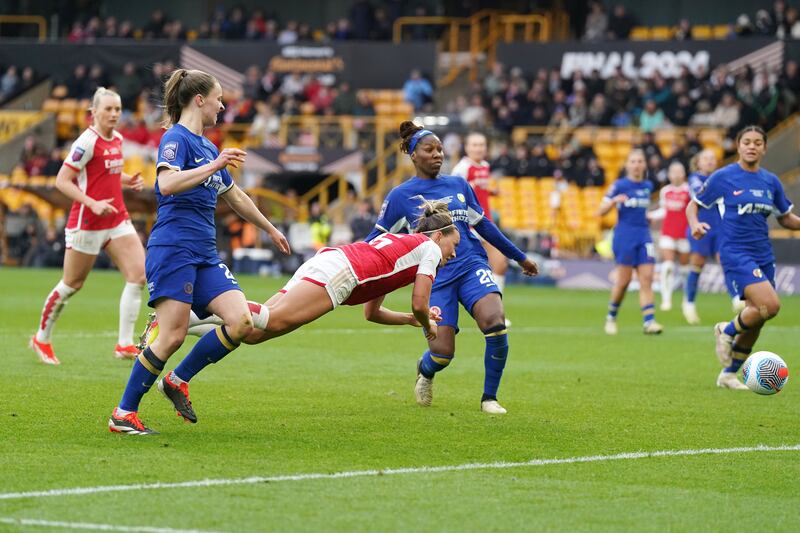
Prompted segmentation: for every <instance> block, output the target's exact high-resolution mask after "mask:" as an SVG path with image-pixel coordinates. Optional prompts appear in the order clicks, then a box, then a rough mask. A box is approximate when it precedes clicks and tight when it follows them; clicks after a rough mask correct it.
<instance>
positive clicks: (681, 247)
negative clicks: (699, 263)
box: [673, 239, 690, 302]
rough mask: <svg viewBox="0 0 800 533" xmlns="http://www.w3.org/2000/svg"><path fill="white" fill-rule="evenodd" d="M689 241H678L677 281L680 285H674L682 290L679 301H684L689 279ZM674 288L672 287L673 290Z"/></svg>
mask: <svg viewBox="0 0 800 533" xmlns="http://www.w3.org/2000/svg"><path fill="white" fill-rule="evenodd" d="M689 252H690V250H689V241H687V240H686V239H678V277H677V280H680V283H676V285H675V286H677V285H680V287H681V289H682V290H683V298H681V301H682V302H683V301H685V300H686V282H687V280H688V279H689V268H690V267H689ZM674 288H675V287H673V289H674Z"/></svg>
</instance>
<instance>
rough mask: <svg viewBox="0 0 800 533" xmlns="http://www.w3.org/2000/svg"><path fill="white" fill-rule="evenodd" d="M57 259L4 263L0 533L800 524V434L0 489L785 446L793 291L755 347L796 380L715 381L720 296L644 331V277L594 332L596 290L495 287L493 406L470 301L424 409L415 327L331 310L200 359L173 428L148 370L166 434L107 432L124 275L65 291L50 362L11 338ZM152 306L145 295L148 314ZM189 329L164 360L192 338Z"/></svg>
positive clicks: (18, 335) (257, 286) (253, 286)
mask: <svg viewBox="0 0 800 533" xmlns="http://www.w3.org/2000/svg"><path fill="white" fill-rule="evenodd" d="M59 276H60V272H58V271H55V270H15V269H2V270H0V288H1V289H2V290H1V291H0V316H2V322H0V342H1V344H0V346H2V360H0V365H1V366H0V531H38V530H44V529H47V527H49V526H47V524H48V523H50V525H51V526H52V523H55V522H61V523H66V524H72V525H73V526H74V527H77V528H78V529H80V527H81V526H75V524H76V523H83V524H104V525H109V526H114V527H117V528H120V527H121V526H125V527H130V528H133V529H129V531H137V530H140V531H157V530H159V529H158V528H163V529H161V530H163V531H171V530H178V529H180V530H186V529H197V530H203V531H212V530H213V531H295V530H303V531H320V530H337V531H338V530H341V531H397V530H401V531H403V530H431V531H513V530H536V531H538V530H554V531H588V530H598V529H602V530H636V531H664V530H687V531H688V530H691V531H704V530H728V531H754V530H764V529H768V530H774V531H779V530H783V531H790V530H794V531H796V530H797V529H798V527H800V526H799V524H800V481H798V480H800V451H798V450H785V451H760V452H748V453H745V452H735V453H725V454H701V455H693V456H667V457H645V458H637V459H628V460H613V461H594V462H585V463H570V462H567V463H557V464H545V465H538V466H518V467H511V468H502V469H500V468H477V469H468V470H456V471H441V472H420V471H414V472H409V473H403V474H396V475H373V476H366V475H365V476H358V477H341V478H330V477H321V478H318V479H297V478H295V479H287V480H284V481H280V480H274V479H273V480H271V481H263V482H259V483H249V484H237V485H224V486H210V487H182V488H180V487H178V488H174V487H173V488H160V489H158V488H149V489H143V490H131V491H125V492H90V493H86V494H65V495H53V496H37V497H13V498H11V497H8V494H11V493H19V492H27V491H43V490H49V489H68V488H76V487H99V486H108V485H129V484H152V483H157V482H162V483H174V482H182V481H196V480H202V479H241V478H247V477H250V476H265V477H270V476H280V475H289V476H291V475H297V474H307V473H309V474H310V473H318V474H330V473H335V472H354V471H363V470H370V469H375V470H383V469H393V468H415V467H424V466H429V467H435V466H448V465H464V464H469V463H495V462H525V461H530V460H532V459H559V458H575V457H584V456H595V455H613V454H619V453H624V452H640V451H645V452H650V451H656V450H696V449H704V448H714V449H724V448H736V447H753V446H757V445H766V446H782V445H783V446H796V445H798V444H800V421H799V420H800V383H798V382H797V381H798V376H800V353H798V352H799V350H800V342H798V341H800V298H797V297H795V298H784V300H783V309H782V311H781V315H780V316H779V317H778V318H776V319H775V320H773V321H772V322H771V323H770V324H769V325H768V326H767V327H766V329H765V331H764V333H763V334H762V336H761V340H760V342H759V345H758V348H760V349H768V350H771V351H774V352H777V353H779V354H781V355H782V356H783V357H784V359H785V360H786V362H787V363H788V365H789V368H790V381H789V383H788V385H787V386H786V389H785V390H784V391H783V392H781V393H780V394H778V395H777V396H772V397H760V396H758V395H756V394H752V393H750V392H733V391H728V390H720V389H717V388H716V387H715V386H714V379H715V377H716V374H717V372H718V371H719V365H718V363H717V361H716V358H715V356H714V352H713V335H712V333H711V325H712V324H713V323H714V322H716V321H718V320H723V319H729V318H730V315H731V312H730V305H729V302H728V300H727V298H725V297H723V296H721V295H719V296H716V295H715V296H709V295H700V298H699V302H698V307H699V311H700V314H701V317H702V318H703V319H704V325H703V326H699V327H689V326H686V325H685V323H684V322H683V320H682V317H681V316H680V310H679V309H678V310H675V311H672V312H670V313H659V314H658V315H657V316H658V319H659V320H660V321H661V322H662V323H663V324H664V325H665V326H666V332H665V333H664V334H663V335H662V336H660V337H652V338H651V337H645V336H644V335H642V333H641V330H640V318H639V312H638V304H637V301H636V295H629V299H628V300H627V301H626V302H625V303H624V304H623V306H622V310H621V313H620V335H618V336H617V337H616V338H609V337H606V336H605V335H604V334H603V331H602V326H603V316H604V312H605V306H606V301H607V297H608V295H607V294H606V293H599V292H577V291H560V290H554V289H543V288H534V287H519V286H512V287H509V290H508V293H507V296H506V305H507V307H506V309H507V313H508V316H509V318H510V319H511V320H512V321H513V326H512V328H511V330H510V345H511V352H510V355H509V361H508V366H507V368H506V373H505V377H504V379H503V383H502V386H501V389H500V399H501V401H502V403H503V405H505V406H506V407H507V408H508V410H509V414H508V415H506V416H503V417H492V416H487V415H484V414H482V413H481V412H480V411H479V405H478V403H479V399H480V394H481V390H482V384H483V340H482V337H481V336H480V334H479V333H478V332H477V331H476V329H475V327H474V325H473V323H472V322H471V319H469V318H468V317H467V316H466V314H465V313H463V311H462V320H461V322H462V332H461V333H460V334H459V336H458V343H457V344H458V347H457V350H456V358H455V360H454V362H453V364H452V365H451V367H450V368H449V369H447V370H446V371H444V372H443V373H441V374H440V375H439V376H438V377H437V378H436V382H435V389H434V393H435V396H434V405H433V407H431V408H428V409H424V408H420V407H418V406H417V405H416V404H415V403H414V399H413V391H412V389H413V383H414V365H415V361H416V359H417V358H418V357H419V355H420V353H421V352H422V350H423V347H424V339H423V338H422V335H421V333H420V332H419V330H416V329H412V328H409V327H406V328H388V327H383V326H378V325H375V324H370V323H367V322H365V321H364V319H363V317H362V314H361V310H360V308H343V309H338V310H336V311H335V312H333V313H332V314H330V315H328V316H327V317H324V318H323V319H321V320H319V321H318V322H316V323H314V324H312V325H310V326H308V327H305V328H303V329H300V330H298V331H297V332H295V333H293V334H291V335H289V336H286V337H283V338H281V339H278V340H276V341H273V342H269V343H266V344H262V345H259V346H255V347H252V346H243V347H242V348H240V349H239V350H238V351H236V352H234V353H233V354H232V355H230V356H229V357H228V358H226V359H225V360H224V361H222V362H221V363H220V364H218V365H215V366H211V367H209V368H208V369H207V370H206V371H205V372H203V373H202V374H200V375H199V376H198V377H197V378H196V379H195V380H193V382H192V400H193V402H194V405H195V408H196V410H197V413H198V417H199V419H200V421H199V423H198V424H196V425H188V424H184V423H182V422H181V421H180V420H179V419H178V418H177V417H176V416H175V415H174V413H173V412H172V410H171V409H170V408H169V405H168V404H167V402H166V400H165V399H164V398H162V397H161V396H160V395H159V394H158V391H156V390H155V388H154V390H152V391H151V392H150V393H148V394H147V395H146V396H145V398H144V400H143V402H142V407H141V416H142V418H143V419H144V420H145V421H146V422H147V423H148V424H149V425H151V426H152V427H154V428H155V429H157V430H159V431H161V435H159V436H155V437H151V438H147V437H144V438H143V437H127V436H121V435H116V434H111V433H109V432H108V429H107V426H106V423H107V419H108V415H109V414H110V412H111V409H112V408H113V407H114V406H115V405H116V403H117V402H118V400H119V397H120V395H121V393H122V390H123V387H124V385H125V382H126V380H127V378H128V374H129V369H130V363H128V362H121V361H118V360H115V359H114V358H113V357H112V350H113V347H114V344H115V342H116V325H117V316H118V314H117V308H118V298H119V292H120V291H121V289H122V284H123V282H122V279H121V277H120V276H119V275H118V274H116V273H113V272H94V273H92V275H91V276H90V278H89V280H88V281H87V284H86V286H85V288H84V289H83V290H82V291H81V292H80V293H79V294H78V295H77V296H75V297H74V298H73V299H72V300H71V301H70V303H69V305H68V306H67V308H66V309H65V311H64V313H63V315H62V317H61V320H60V321H59V323H58V325H57V326H56V330H55V334H54V337H53V342H54V347H55V349H56V353H57V354H58V357H59V358H60V359H61V361H62V365H61V366H60V367H47V366H44V365H41V364H39V363H38V362H37V359H36V358H35V356H34V355H33V353H32V352H31V351H30V350H29V349H28V348H27V341H28V338H29V336H30V335H31V334H32V333H33V331H34V329H35V325H36V322H37V319H38V316H39V312H40V309H41V305H42V302H43V299H44V297H45V295H46V293H47V291H48V290H49V289H50V288H51V287H52V286H53V285H54V284H55V282H56V281H57V280H58V278H59ZM240 281H241V283H242V285H243V287H244V288H245V289H246V291H247V294H248V297H249V298H250V299H255V300H259V301H263V300H265V299H266V298H267V297H268V296H269V295H271V294H272V293H273V292H274V291H275V290H276V289H277V288H278V287H279V285H280V280H272V279H261V278H255V277H247V276H242V277H241V278H240ZM677 299H678V295H676V301H677ZM387 304H388V305H389V306H390V307H392V308H395V309H407V308H408V307H409V305H410V292H409V291H408V290H403V291H399V292H398V293H395V294H393V295H391V296H390V297H388V298H387ZM678 307H679V306H678ZM144 317H145V312H144V310H143V312H142V315H141V317H140V325H143V323H144ZM190 339H191V340H189V341H187V343H186V344H185V345H184V347H183V348H182V349H181V350H180V352H179V353H178V354H177V355H176V356H175V357H173V360H171V361H170V362H169V363H168V365H167V368H172V367H174V366H175V365H176V364H177V362H178V360H179V359H180V357H181V356H182V355H185V354H186V353H187V351H188V348H189V347H190V346H191V344H192V343H193V342H194V340H193V338H190ZM16 519H29V520H41V521H45V522H41V523H40V524H44V526H37V525H31V524H36V523H38V522H36V523H34V522H31V523H29V524H28V525H20V523H19V522H14V520H16ZM45 526H47V527H45ZM86 527H89V526H86ZM135 528H154V529H135ZM112 530H113V529H112ZM118 530H124V529H118Z"/></svg>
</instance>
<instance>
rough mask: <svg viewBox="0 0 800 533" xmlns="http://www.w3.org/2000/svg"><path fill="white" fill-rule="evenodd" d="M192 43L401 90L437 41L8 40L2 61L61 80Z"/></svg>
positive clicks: (229, 63) (146, 62)
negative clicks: (82, 69) (83, 69)
mask: <svg viewBox="0 0 800 533" xmlns="http://www.w3.org/2000/svg"><path fill="white" fill-rule="evenodd" d="M182 46H188V47H189V48H191V49H192V50H194V51H195V52H199V53H200V54H203V55H205V56H207V57H208V58H210V59H212V60H214V61H216V62H218V63H220V64H222V65H224V66H226V67H228V68H230V69H233V70H235V71H238V72H240V73H243V72H244V71H245V69H247V67H249V66H251V65H257V66H259V67H261V68H262V69H263V68H266V67H269V68H270V69H271V70H273V71H274V72H277V73H279V74H285V73H288V72H300V73H314V74H332V75H334V76H335V79H336V80H337V81H347V82H349V83H350V85H351V86H352V87H353V88H356V89H359V88H369V89H398V88H400V87H402V86H403V83H405V81H406V80H407V79H408V75H409V73H410V72H411V70H412V69H419V70H420V71H422V73H423V74H424V75H426V76H427V77H428V78H429V79H433V78H434V74H435V72H434V70H435V65H436V43H434V42H419V43H417V42H410V43H402V44H392V43H383V42H372V41H365V42H346V43H331V44H314V43H311V44H295V45H289V46H280V45H278V44H275V43H269V42H235V43H234V42H226V43H201V42H194V43H191V44H188V45H187V44H185V43H173V42H144V43H120V42H119V41H98V42H96V43H94V44H72V43H36V42H20V41H15V42H11V41H3V44H2V46H0V64H2V65H18V66H20V67H28V66H29V67H33V69H34V70H36V71H37V72H44V73H47V74H48V75H49V76H51V77H53V78H54V79H56V80H58V81H64V80H66V79H67V78H68V77H69V76H70V75H71V74H72V71H73V70H74V68H75V66H77V65H79V64H84V65H91V64H94V63H99V64H101V65H103V66H105V67H106V68H107V70H109V71H110V73H112V74H113V73H114V72H116V71H120V70H122V67H123V65H124V64H125V63H127V62H129V61H130V62H133V63H134V64H136V66H137V67H139V68H140V69H148V68H150V67H152V64H153V63H155V62H163V61H167V60H169V61H172V62H173V63H174V64H175V65H178V64H179V63H180V57H181V47H182Z"/></svg>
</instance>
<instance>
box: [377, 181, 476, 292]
mask: <svg viewBox="0 0 800 533" xmlns="http://www.w3.org/2000/svg"><path fill="white" fill-rule="evenodd" d="M425 200H441V201H443V202H446V203H447V204H448V206H449V207H450V215H451V216H452V217H453V222H454V223H455V225H456V227H457V228H458V231H459V232H460V233H461V241H460V242H459V244H458V247H457V248H456V257H455V259H451V260H450V261H448V263H447V264H446V265H445V266H444V267H443V268H441V269H440V270H439V273H438V274H437V276H436V281H435V283H436V284H439V285H441V284H445V283H447V282H448V281H449V280H450V279H452V278H454V277H456V276H458V275H461V274H462V273H463V272H462V269H460V266H461V265H464V264H466V263H467V262H468V261H470V260H474V259H476V258H479V259H481V260H483V261H487V259H486V251H485V250H484V249H483V245H481V242H480V240H478V238H477V237H476V236H475V235H474V234H473V233H472V230H471V226H474V225H475V224H477V223H478V222H480V220H481V219H482V218H483V209H482V208H481V204H480V203H479V202H478V199H477V198H476V196H475V192H474V191H473V190H472V187H470V185H469V183H467V181H466V180H465V179H464V178H461V177H459V176H439V177H437V178H436V179H432V180H429V179H420V178H418V177H416V176H415V177H413V178H411V179H410V180H408V181H406V182H404V183H402V184H400V185H398V186H397V187H395V188H394V189H392V190H391V192H389V194H388V196H386V200H384V202H383V207H381V212H380V214H379V215H378V221H377V223H376V224H375V229H374V230H373V231H372V233H370V235H369V236H367V239H366V240H370V239H372V238H373V237H375V236H377V235H378V234H380V233H387V232H388V233H398V232H402V231H403V230H405V231H409V232H411V231H413V229H414V228H415V227H416V225H417V220H418V219H419V217H420V216H421V215H422V210H421V209H420V205H421V204H422V203H423V202H424V201H425Z"/></svg>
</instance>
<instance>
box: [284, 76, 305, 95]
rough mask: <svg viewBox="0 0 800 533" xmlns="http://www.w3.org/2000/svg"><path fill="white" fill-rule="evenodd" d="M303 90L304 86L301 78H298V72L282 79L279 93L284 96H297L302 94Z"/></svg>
mask: <svg viewBox="0 0 800 533" xmlns="http://www.w3.org/2000/svg"><path fill="white" fill-rule="evenodd" d="M304 90H305V84H304V83H303V78H301V77H300V73H299V72H292V73H291V74H289V75H288V76H286V77H284V78H283V82H282V83H281V88H280V92H281V94H283V95H284V96H297V95H299V94H302V93H303V91H304Z"/></svg>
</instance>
